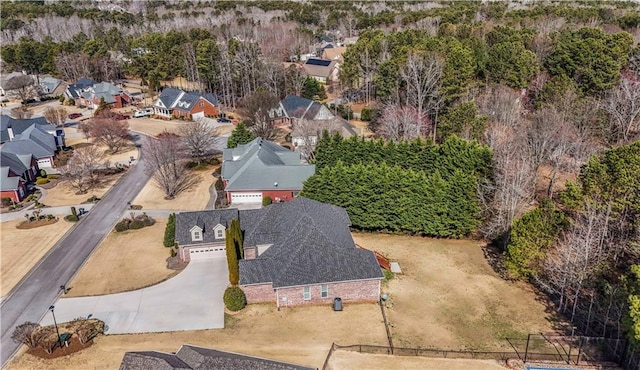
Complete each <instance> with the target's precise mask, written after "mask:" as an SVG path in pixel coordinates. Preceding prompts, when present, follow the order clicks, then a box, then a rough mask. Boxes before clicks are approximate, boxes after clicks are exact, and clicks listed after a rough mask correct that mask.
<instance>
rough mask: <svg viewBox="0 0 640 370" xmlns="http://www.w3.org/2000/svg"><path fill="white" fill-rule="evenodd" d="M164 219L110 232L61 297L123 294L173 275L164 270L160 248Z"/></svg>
mask: <svg viewBox="0 0 640 370" xmlns="http://www.w3.org/2000/svg"><path fill="white" fill-rule="evenodd" d="M166 224H167V220H165V219H158V220H156V223H155V224H154V225H153V226H149V227H145V228H142V229H139V230H128V231H124V232H122V233H116V232H115V231H112V232H111V233H110V234H109V235H108V236H107V237H106V239H105V240H104V241H103V242H102V243H101V244H100V246H99V247H98V249H97V250H96V251H95V252H94V253H93V254H92V255H91V257H90V258H89V260H88V261H87V263H86V264H85V265H84V266H83V267H82V269H81V270H80V272H79V273H78V275H76V277H75V278H74V279H73V281H71V283H69V287H70V288H71V290H70V291H69V293H68V294H67V295H66V296H65V297H79V296H87V295H102V294H111V293H120V292H126V291H129V290H134V289H139V288H144V287H147V286H150V285H154V284H156V283H159V282H161V281H163V280H166V279H168V278H169V277H171V276H174V275H175V274H176V273H177V272H176V271H174V270H169V269H168V268H167V267H166V262H165V261H166V259H167V257H169V249H168V248H165V247H164V246H163V245H162V238H163V235H164V228H165V226H166Z"/></svg>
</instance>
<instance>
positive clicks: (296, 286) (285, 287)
mask: <svg viewBox="0 0 640 370" xmlns="http://www.w3.org/2000/svg"><path fill="white" fill-rule="evenodd" d="M247 261H251V260H247ZM382 279H384V278H369V279H355V280H342V281H325V282H321V283H312V284H311V285H319V284H338V283H350V282H353V281H369V280H372V281H373V280H378V282H380V281H382ZM264 284H271V287H272V288H273V289H274V290H277V289H287V288H299V287H301V286H308V285H309V284H304V285H290V286H279V287H274V286H273V281H265V282H262V283H253V284H240V286H253V285H264Z"/></svg>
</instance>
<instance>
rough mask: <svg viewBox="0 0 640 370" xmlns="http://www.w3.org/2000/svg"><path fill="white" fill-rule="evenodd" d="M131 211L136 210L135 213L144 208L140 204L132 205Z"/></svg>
mask: <svg viewBox="0 0 640 370" xmlns="http://www.w3.org/2000/svg"><path fill="white" fill-rule="evenodd" d="M131 209H133V210H135V211H139V210H141V209H142V206H141V205H139V204H132V205H131Z"/></svg>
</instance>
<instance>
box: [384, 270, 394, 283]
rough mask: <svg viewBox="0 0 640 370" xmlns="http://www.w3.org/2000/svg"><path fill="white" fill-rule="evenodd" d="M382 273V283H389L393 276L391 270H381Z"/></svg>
mask: <svg viewBox="0 0 640 370" xmlns="http://www.w3.org/2000/svg"><path fill="white" fill-rule="evenodd" d="M382 273H383V274H384V281H389V280H391V279H393V277H394V276H395V274H394V273H393V271H391V270H383V271H382Z"/></svg>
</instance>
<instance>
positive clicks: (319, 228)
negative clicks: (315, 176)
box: [240, 197, 382, 288]
mask: <svg viewBox="0 0 640 370" xmlns="http://www.w3.org/2000/svg"><path fill="white" fill-rule="evenodd" d="M252 213H253V214H252ZM240 224H241V226H242V228H243V230H244V237H245V239H244V247H245V248H247V247H250V246H255V245H261V244H271V246H270V247H269V248H268V249H267V250H266V251H264V252H263V253H262V254H261V255H260V256H258V257H257V258H256V259H252V260H242V261H240V284H242V285H250V284H258V283H264V282H272V283H273V287H274V288H278V287H287V286H298V285H310V284H319V283H328V282H338V281H350V280H364V279H380V278H382V272H381V271H380V267H379V266H378V263H377V261H376V258H375V256H374V254H373V253H372V252H371V251H367V250H364V249H360V248H357V247H356V246H355V243H354V242H353V238H352V237H351V233H350V231H349V226H350V225H351V222H350V220H349V216H348V215H347V213H346V211H345V210H344V209H343V208H340V207H337V206H333V205H330V204H325V203H321V202H318V201H315V200H312V199H308V198H302V197H300V198H296V199H295V200H292V201H290V202H286V203H279V204H273V205H270V206H268V207H265V208H262V209H259V210H246V211H240Z"/></svg>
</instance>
